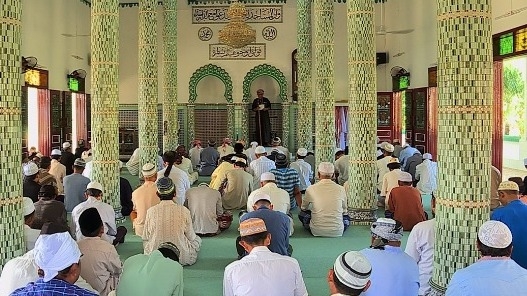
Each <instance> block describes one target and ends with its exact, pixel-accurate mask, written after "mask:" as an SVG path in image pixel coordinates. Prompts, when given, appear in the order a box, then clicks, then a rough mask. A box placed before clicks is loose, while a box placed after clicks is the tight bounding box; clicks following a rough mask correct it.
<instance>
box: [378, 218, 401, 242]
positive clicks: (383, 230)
mask: <svg viewBox="0 0 527 296" xmlns="http://www.w3.org/2000/svg"><path fill="white" fill-rule="evenodd" d="M370 230H371V235H372V236H373V237H375V238H384V239H386V240H388V241H401V239H402V238H403V227H402V225H401V226H400V227H397V222H395V220H393V219H389V218H379V219H377V221H375V222H373V224H372V225H371V228H370Z"/></svg>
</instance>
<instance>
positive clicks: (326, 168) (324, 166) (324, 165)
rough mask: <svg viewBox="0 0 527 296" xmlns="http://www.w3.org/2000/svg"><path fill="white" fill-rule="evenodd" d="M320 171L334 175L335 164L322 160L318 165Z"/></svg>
mask: <svg viewBox="0 0 527 296" xmlns="http://www.w3.org/2000/svg"><path fill="white" fill-rule="evenodd" d="M318 172H319V173H322V174H325V175H333V174H334V173H335V166H334V165H333V164H332V163H331V162H321V163H320V164H319V165H318Z"/></svg>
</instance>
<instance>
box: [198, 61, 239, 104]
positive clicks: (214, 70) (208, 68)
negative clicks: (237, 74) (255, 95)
mask: <svg viewBox="0 0 527 296" xmlns="http://www.w3.org/2000/svg"><path fill="white" fill-rule="evenodd" d="M207 76H215V77H217V78H218V79H220V80H221V81H222V82H223V84H225V94H224V95H223V96H224V97H225V100H226V101H227V103H232V79H231V76H230V75H229V73H227V71H225V69H223V68H221V67H219V66H217V65H213V64H208V65H205V66H202V67H200V68H199V69H197V70H196V71H195V72H194V73H193V74H192V76H191V77H190V82H189V86H188V89H189V97H188V102H189V104H194V103H195V102H196V99H197V97H198V92H197V87H198V83H199V82H200V81H201V79H203V78H205V77H207Z"/></svg>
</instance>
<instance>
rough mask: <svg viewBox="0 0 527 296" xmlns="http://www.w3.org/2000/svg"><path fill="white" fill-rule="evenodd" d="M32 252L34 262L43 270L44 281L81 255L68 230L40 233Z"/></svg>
mask: <svg viewBox="0 0 527 296" xmlns="http://www.w3.org/2000/svg"><path fill="white" fill-rule="evenodd" d="M34 254H35V263H36V264H37V266H38V267H40V269H42V270H43V271H44V282H49V281H50V280H51V279H53V278H54V277H55V276H57V274H58V273H59V271H61V270H64V269H66V268H68V267H70V266H71V265H73V264H75V263H78V262H79V259H80V258H81V255H82V254H81V251H80V250H79V247H78V245H77V242H75V241H74V240H73V238H71V235H70V234H69V232H60V233H54V234H42V235H40V236H39V237H38V239H37V241H36V242H35V251H34Z"/></svg>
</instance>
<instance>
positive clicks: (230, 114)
mask: <svg viewBox="0 0 527 296" xmlns="http://www.w3.org/2000/svg"><path fill="white" fill-rule="evenodd" d="M234 114H235V113H234V104H233V103H227V136H228V137H229V138H231V139H236V138H235V137H236V134H235V133H236V132H235V131H234V128H235V126H236V117H235V115H234Z"/></svg>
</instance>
